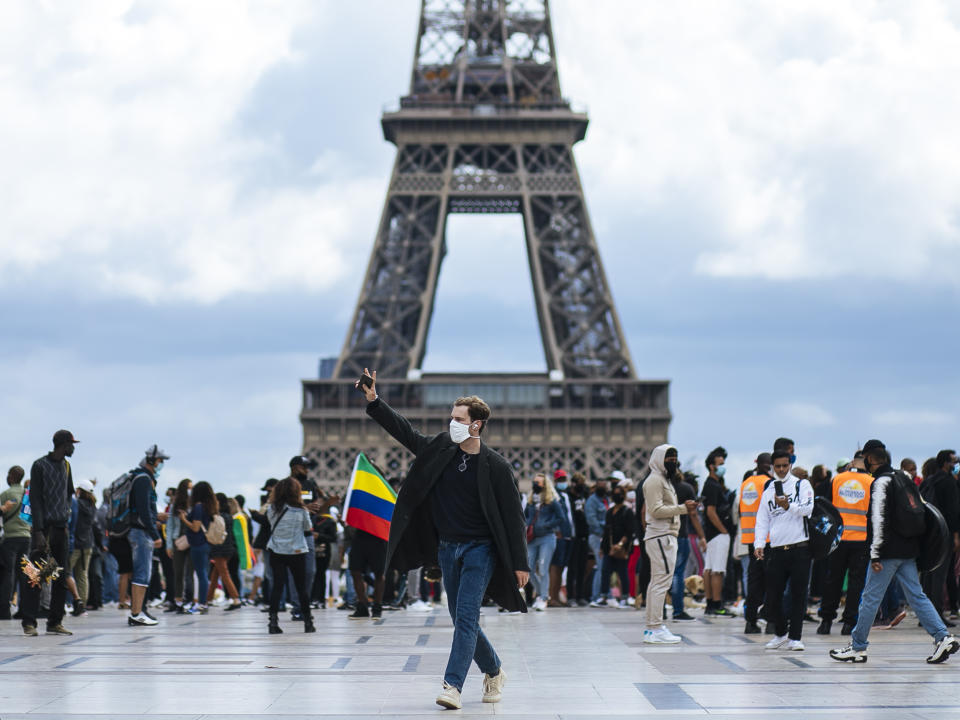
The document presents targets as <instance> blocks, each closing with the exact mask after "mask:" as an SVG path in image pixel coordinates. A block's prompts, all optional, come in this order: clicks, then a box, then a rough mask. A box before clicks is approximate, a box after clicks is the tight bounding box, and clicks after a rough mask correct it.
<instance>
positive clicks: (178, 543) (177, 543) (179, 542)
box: [173, 535, 190, 550]
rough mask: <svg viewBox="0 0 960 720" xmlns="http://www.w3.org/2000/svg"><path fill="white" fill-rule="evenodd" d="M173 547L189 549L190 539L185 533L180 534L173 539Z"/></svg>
mask: <svg viewBox="0 0 960 720" xmlns="http://www.w3.org/2000/svg"><path fill="white" fill-rule="evenodd" d="M173 547H175V548H176V549H177V550H189V549H190V540H189V539H188V538H187V536H186V535H181V536H180V537H178V538H177V539H176V540H174V541H173Z"/></svg>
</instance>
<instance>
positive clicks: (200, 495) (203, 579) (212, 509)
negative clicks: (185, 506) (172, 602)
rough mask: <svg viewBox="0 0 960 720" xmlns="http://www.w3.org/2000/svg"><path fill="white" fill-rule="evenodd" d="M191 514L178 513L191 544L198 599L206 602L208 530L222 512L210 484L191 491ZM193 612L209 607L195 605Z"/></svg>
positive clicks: (202, 482) (191, 557)
mask: <svg viewBox="0 0 960 720" xmlns="http://www.w3.org/2000/svg"><path fill="white" fill-rule="evenodd" d="M190 508H191V509H190V514H189V515H188V514H187V513H186V512H185V511H183V510H181V511H180V512H178V513H177V515H178V516H179V517H180V522H182V523H183V524H184V525H185V526H186V527H187V541H188V542H189V543H190V560H191V561H193V569H194V571H196V573H197V598H198V599H201V600H204V601H205V600H206V597H207V589H208V588H209V580H208V578H207V572H208V566H209V565H210V544H209V543H208V542H207V536H206V530H207V528H208V527H210V523H211V522H213V518H214V516H215V515H217V513H219V512H220V506H219V504H218V503H217V498H216V496H215V495H214V494H213V488H212V487H210V483H208V482H204V481H202V480H201V481H200V482H198V483H197V484H196V485H194V486H193V490H191V491H190ZM191 609H193V610H196V611H197V612H200V613H205V612H207V606H206V604H205V603H204V604H203V605H194V606H192V608H191Z"/></svg>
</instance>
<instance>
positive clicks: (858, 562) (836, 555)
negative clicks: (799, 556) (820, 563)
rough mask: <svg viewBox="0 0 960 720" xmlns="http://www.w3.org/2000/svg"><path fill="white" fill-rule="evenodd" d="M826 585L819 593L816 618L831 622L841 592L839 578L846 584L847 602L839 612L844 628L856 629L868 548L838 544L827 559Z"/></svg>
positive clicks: (868, 562) (868, 561)
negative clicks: (851, 627) (852, 626)
mask: <svg viewBox="0 0 960 720" xmlns="http://www.w3.org/2000/svg"><path fill="white" fill-rule="evenodd" d="M827 564H828V568H829V569H828V571H827V582H826V584H825V585H824V589H823V602H822V603H821V605H820V617H822V618H823V619H824V620H833V619H834V618H836V617H837V608H838V607H840V595H841V593H842V592H843V578H844V576H845V575H848V574H849V579H848V580H847V601H846V604H845V605H844V608H843V623H844V625H856V624H857V615H858V614H859V612H858V611H859V609H860V595H861V594H862V593H863V586H864V584H865V583H866V582H867V566H868V565H870V546H869V545H867V542H866V541H865V540H864V541H863V542H841V543H840V545H839V546H838V547H837V549H836V550H834V551H833V552H832V553H830V555H829V556H828V557H827Z"/></svg>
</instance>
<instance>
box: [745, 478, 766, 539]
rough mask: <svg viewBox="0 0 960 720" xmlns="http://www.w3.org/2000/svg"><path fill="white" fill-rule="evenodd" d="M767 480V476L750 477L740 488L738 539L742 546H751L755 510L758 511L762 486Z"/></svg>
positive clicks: (754, 526)
mask: <svg viewBox="0 0 960 720" xmlns="http://www.w3.org/2000/svg"><path fill="white" fill-rule="evenodd" d="M769 479H770V478H769V476H767V475H751V476H750V477H748V478H747V479H746V480H744V481H743V484H742V485H741V486H740V538H741V542H742V543H743V544H744V545H753V539H754V530H755V529H756V527H757V510H759V509H760V498H761V497H762V496H763V486H764V485H766V483H767V481H768V480H769Z"/></svg>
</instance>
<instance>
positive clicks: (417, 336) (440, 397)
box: [301, 0, 671, 486]
mask: <svg viewBox="0 0 960 720" xmlns="http://www.w3.org/2000/svg"><path fill="white" fill-rule="evenodd" d="M381 122H382V127H383V133H384V136H385V138H386V139H387V140H388V141H390V142H391V143H393V144H394V145H396V147H397V155H396V160H395V162H394V166H393V174H392V176H391V179H390V185H389V189H388V191H387V198H386V202H385V203H384V208H383V214H382V216H381V218H380V225H379V229H378V231H377V235H376V240H375V242H374V247H373V252H372V254H371V257H370V263H369V266H368V268H367V272H366V277H365V280H364V282H363V285H362V287H361V290H360V298H359V300H358V302H357V307H356V310H355V312H354V315H353V320H352V322H351V323H350V327H349V329H348V332H347V337H346V341H345V343H344V346H343V350H342V352H341V354H340V357H339V359H338V360H337V362H336V365H335V367H334V368H333V369H332V372H331V373H330V375H331V377H328V378H324V379H320V380H306V381H304V382H303V410H302V413H301V422H302V424H303V432H304V452H305V454H307V455H309V456H312V457H314V458H315V459H317V460H318V461H319V464H320V467H319V472H318V478H317V479H318V481H319V482H320V483H321V484H324V485H328V486H338V485H342V484H343V483H344V482H345V480H346V479H347V478H348V476H349V473H350V469H351V468H352V466H353V461H354V459H355V457H356V455H357V453H358V452H359V451H364V452H366V453H368V455H369V456H370V457H371V458H372V459H373V460H374V461H375V462H377V463H378V464H379V465H380V466H381V467H382V468H384V469H385V470H386V471H387V472H389V473H391V474H401V473H402V472H403V469H404V468H405V467H406V465H407V463H408V462H409V458H408V457H407V453H406V451H405V450H404V449H402V448H400V447H398V446H397V444H396V443H395V442H394V441H393V440H392V439H391V438H389V437H388V436H387V435H386V434H385V433H384V432H383V431H382V430H381V429H380V428H379V427H378V426H376V425H375V424H374V423H372V422H371V421H369V420H367V418H366V416H365V414H364V413H363V410H362V407H363V402H362V398H361V396H360V394H359V393H358V392H357V391H356V390H355V389H354V388H353V382H354V381H355V380H356V378H357V377H359V376H360V374H361V373H362V372H363V369H364V368H365V367H367V368H370V369H371V370H373V369H376V370H377V371H378V383H377V385H378V388H379V391H380V394H381V396H382V397H383V398H384V399H386V400H387V402H389V403H390V404H391V405H392V406H393V407H395V408H397V409H398V410H400V411H401V412H402V413H404V414H405V415H406V416H407V417H409V418H410V419H411V420H412V421H413V422H414V423H416V424H417V425H418V426H419V427H420V428H422V429H423V431H424V432H428V431H433V432H439V431H441V430H443V429H444V428H445V427H446V424H447V422H448V420H447V419H446V418H447V410H448V408H449V407H450V406H451V405H452V401H453V400H454V399H456V398H457V397H458V396H460V395H465V394H474V393H476V394H478V395H480V396H481V397H483V398H484V399H485V400H486V401H487V402H488V403H489V404H490V406H491V408H492V409H493V417H492V421H491V423H490V425H489V428H488V430H487V431H486V433H485V435H484V438H485V441H486V442H487V443H489V444H490V446H491V447H493V448H495V449H496V450H497V451H499V452H500V453H502V454H503V455H504V456H505V457H506V458H507V459H508V460H509V461H510V462H511V463H512V464H513V466H514V468H515V471H516V472H517V474H518V477H521V478H523V479H526V480H529V478H530V476H531V475H532V473H534V472H538V471H551V470H552V469H554V468H556V467H563V468H565V469H567V470H568V471H570V472H572V471H577V470H580V471H583V472H585V473H587V474H588V477H589V476H592V477H602V476H606V475H608V474H609V473H610V472H611V471H612V470H615V469H619V470H622V471H624V472H625V473H626V475H627V476H628V477H636V476H637V475H638V474H639V473H640V472H641V471H642V470H643V469H644V468H645V467H646V463H647V460H648V457H649V451H650V450H651V449H652V448H653V447H655V446H656V445H658V444H660V443H662V442H665V441H666V437H667V429H668V426H669V423H670V418H671V416H670V410H669V407H668V391H669V383H668V382H667V381H640V380H638V379H637V377H636V374H635V372H634V368H633V363H632V360H631V358H630V353H629V350H628V349H627V344H626V342H625V340H624V336H623V331H622V329H621V327H620V321H619V319H618V317H617V312H616V308H615V307H614V303H613V297H612V295H611V292H610V286H609V284H608V282H607V278H606V275H605V273H604V271H603V266H602V264H601V262H600V253H599V250H598V248H597V244H596V240H595V238H594V235H593V230H592V228H591V225H590V219H589V217H588V214H587V207H586V203H585V201H584V194H583V187H582V185H581V183H580V176H579V174H578V172H577V166H576V163H575V162H574V158H573V152H572V150H573V145H574V144H575V143H577V142H579V141H580V140H583V138H584V136H585V134H586V130H587V122H588V121H587V116H586V114H584V113H582V112H576V111H575V110H574V109H572V108H571V106H570V103H569V102H568V101H567V100H565V99H564V98H563V96H562V95H561V93H560V82H559V78H558V74H557V62H556V50H555V46H554V41H553V31H552V28H551V24H550V8H549V2H548V0H422V4H421V10H420V23H419V32H418V35H417V44H416V52H415V55H414V62H413V75H412V78H411V82H410V93H409V94H408V95H406V96H405V97H403V98H401V100H400V106H399V108H398V109H397V110H395V111H389V112H386V113H384V115H383V117H382V121H381ZM450 213H519V214H521V215H522V217H523V227H524V231H525V235H526V245H527V255H528V258H529V262H530V274H531V278H532V281H533V290H534V299H535V303H536V309H537V316H538V319H539V324H540V333H541V337H542V340H543V349H544V353H545V355H546V361H547V368H548V372H547V373H545V374H535V373H534V374H531V373H526V374H504V373H496V374H492V373H491V374H482V373H481V374H470V375H457V374H425V373H423V372H422V371H421V369H420V368H421V365H422V362H423V358H424V354H425V352H426V347H427V334H428V331H429V329H430V319H431V315H432V312H433V303H434V296H435V293H436V288H437V279H438V277H439V273H440V266H441V262H442V260H443V257H444V254H445V252H446V247H445V227H446V219H447V216H448V215H449V214H450ZM491 259H492V260H493V258H491ZM491 265H492V263H491ZM492 269H493V268H492V267H491V268H490V270H492Z"/></svg>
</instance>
